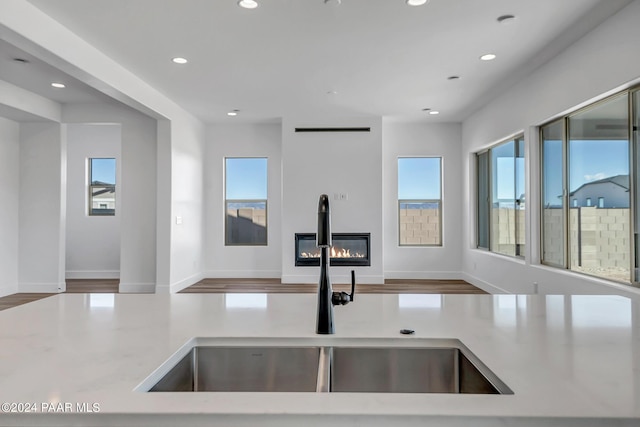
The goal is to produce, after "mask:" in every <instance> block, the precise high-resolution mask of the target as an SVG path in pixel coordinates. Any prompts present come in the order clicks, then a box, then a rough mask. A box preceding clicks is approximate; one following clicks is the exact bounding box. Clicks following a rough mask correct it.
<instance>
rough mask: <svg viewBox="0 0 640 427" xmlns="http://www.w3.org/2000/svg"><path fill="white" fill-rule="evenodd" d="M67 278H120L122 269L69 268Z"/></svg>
mask: <svg viewBox="0 0 640 427" xmlns="http://www.w3.org/2000/svg"><path fill="white" fill-rule="evenodd" d="M65 277H66V278H67V279H119V278H120V270H68V271H67V272H66V273H65Z"/></svg>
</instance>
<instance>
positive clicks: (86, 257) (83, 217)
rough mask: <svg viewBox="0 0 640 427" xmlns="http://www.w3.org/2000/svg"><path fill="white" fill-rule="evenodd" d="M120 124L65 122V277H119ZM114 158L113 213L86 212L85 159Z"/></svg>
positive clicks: (86, 184) (86, 181)
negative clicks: (114, 196) (114, 206)
mask: <svg viewBox="0 0 640 427" xmlns="http://www.w3.org/2000/svg"><path fill="white" fill-rule="evenodd" d="M121 133H122V132H121V126H120V125H119V124H100V125H97V124H70V125H67V227H66V228H67V230H66V240H67V242H66V278H67V279H107V278H115V279H117V278H119V277H120V217H121V212H120V201H121V200H120V199H121V198H120V185H121V180H120V173H119V170H120V162H121V156H120V140H121V137H122V136H121ZM100 157H103V158H104V157H106V158H115V159H116V168H117V171H116V213H115V215H114V216H89V215H88V172H89V170H88V159H90V158H100Z"/></svg>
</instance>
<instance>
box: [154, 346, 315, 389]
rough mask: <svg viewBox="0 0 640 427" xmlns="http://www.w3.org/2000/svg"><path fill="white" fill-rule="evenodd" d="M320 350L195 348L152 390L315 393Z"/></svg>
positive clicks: (313, 348) (310, 348)
mask: <svg viewBox="0 0 640 427" xmlns="http://www.w3.org/2000/svg"><path fill="white" fill-rule="evenodd" d="M319 355H320V349H319V348H318V347H194V348H193V349H191V351H190V352H189V353H187V355H186V356H184V357H183V358H182V360H180V361H179V362H178V363H177V364H176V365H175V366H174V367H173V368H172V369H171V370H170V371H169V372H167V373H166V375H164V376H163V377H162V379H160V381H158V383H157V384H155V385H154V386H153V387H152V388H151V389H150V390H149V391H230V392H231V391H251V392H275V391H281V392H282V391H288V392H307V391H308V392H315V391H316V382H317V377H318V361H319V357H320V356H319Z"/></svg>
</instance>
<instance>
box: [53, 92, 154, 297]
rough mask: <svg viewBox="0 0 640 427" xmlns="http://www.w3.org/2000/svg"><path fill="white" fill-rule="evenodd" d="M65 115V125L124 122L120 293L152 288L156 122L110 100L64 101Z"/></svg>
mask: <svg viewBox="0 0 640 427" xmlns="http://www.w3.org/2000/svg"><path fill="white" fill-rule="evenodd" d="M62 116H63V121H64V122H65V123H94V124H95V123H110V124H114V123H115V124H119V125H120V128H121V153H120V156H121V161H120V185H119V186H118V187H117V188H118V190H119V192H120V208H119V212H120V235H119V240H120V261H119V262H120V292H154V290H155V284H156V209H157V206H156V196H157V194H156V190H157V187H156V180H157V176H156V157H157V152H156V151H157V149H156V126H157V124H156V120H154V119H151V118H149V117H147V116H145V115H143V114H140V113H139V112H137V111H135V110H132V109H130V108H128V107H125V106H116V105H107V104H90V105H81V104H76V105H66V106H65V107H64V108H63V114H62Z"/></svg>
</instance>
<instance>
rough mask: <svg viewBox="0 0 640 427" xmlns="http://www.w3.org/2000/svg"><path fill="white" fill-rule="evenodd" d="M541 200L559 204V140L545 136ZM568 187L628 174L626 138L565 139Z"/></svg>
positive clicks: (571, 187) (574, 187)
mask: <svg viewBox="0 0 640 427" xmlns="http://www.w3.org/2000/svg"><path fill="white" fill-rule="evenodd" d="M544 162H545V171H546V177H545V179H546V183H547V185H546V188H545V195H544V198H545V200H544V203H545V204H551V205H559V204H560V200H559V199H558V196H560V195H561V194H562V143H561V141H559V140H546V141H545V151H544ZM569 165H570V167H569V191H570V192H571V191H574V190H576V189H578V188H579V187H580V186H581V185H583V184H585V183H587V182H591V181H597V180H599V179H602V178H607V177H612V176H616V175H627V174H629V143H628V141H626V140H573V141H570V143H569Z"/></svg>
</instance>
